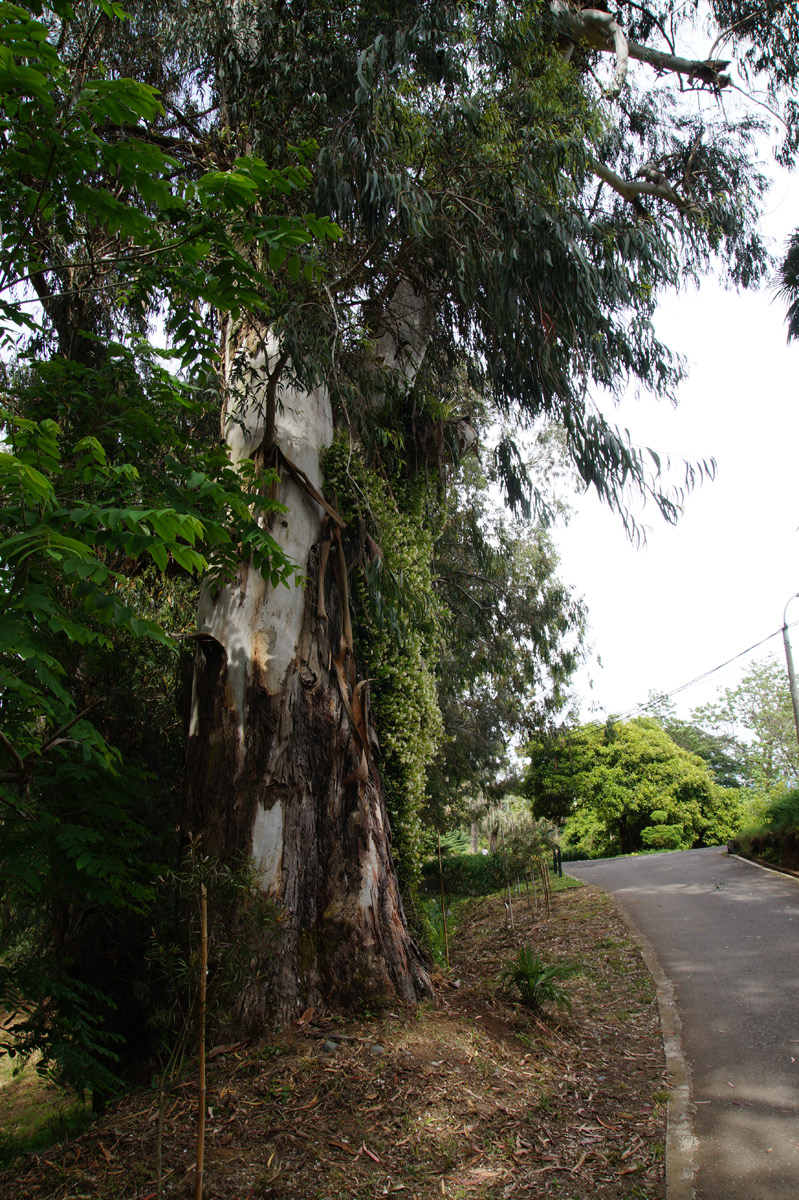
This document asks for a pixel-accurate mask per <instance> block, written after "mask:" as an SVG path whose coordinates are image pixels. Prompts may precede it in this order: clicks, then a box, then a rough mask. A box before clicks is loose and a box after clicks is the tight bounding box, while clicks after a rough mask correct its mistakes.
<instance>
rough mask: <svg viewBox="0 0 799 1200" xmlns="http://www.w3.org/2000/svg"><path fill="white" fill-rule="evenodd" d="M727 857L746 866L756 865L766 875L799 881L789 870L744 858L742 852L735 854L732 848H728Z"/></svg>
mask: <svg viewBox="0 0 799 1200" xmlns="http://www.w3.org/2000/svg"><path fill="white" fill-rule="evenodd" d="M727 857H728V858H737V859H738V862H742V863H746V865H747V866H748V867H757V869H758V871H765V872H766V874H768V875H777V876H779V878H780V879H792V880H793V881H794V883H799V879H797V878H796V876H795V875H792V874H791V872H790V871H778V870H777V869H776V868H775V867H767V866H766V864H765V863H761V862H755V860H754V859H753V858H744V856H743V855H742V854H736V853H735V851H734V850H728V851H727Z"/></svg>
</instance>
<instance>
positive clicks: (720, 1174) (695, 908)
mask: <svg viewBox="0 0 799 1200" xmlns="http://www.w3.org/2000/svg"><path fill="white" fill-rule="evenodd" d="M566 870H567V871H568V873H569V874H571V875H575V876H576V877H577V878H579V879H584V880H586V882H588V883H592V884H596V885H597V886H598V887H601V888H604V889H605V891H607V892H610V893H611V894H612V895H613V896H614V897H616V899H617V900H618V901H620V903H621V904H622V906H623V907H624V908H625V909H626V910H627V913H628V914H629V916H630V917H631V918H632V920H633V922H634V923H635V925H636V926H637V927H638V928H639V929H640V930H641V932H642V933H643V934H644V935H645V937H646V938H648V940H649V941H650V943H651V944H652V946H653V948H654V951H655V954H656V955H657V958H658V959H659V961H660V964H661V967H662V968H663V970H664V971H665V973H666V975H667V976H668V978H669V979H670V980H671V981H672V983H673V985H674V994H675V999H676V1003H677V1008H678V1012H679V1016H680V1019H681V1021H682V1043H683V1051H684V1054H685V1057H686V1059H687V1062H688V1066H689V1069H690V1071H691V1074H692V1077H693V1084H692V1101H693V1126H694V1134H695V1136H696V1139H697V1144H696V1153H695V1167H696V1174H695V1188H696V1196H697V1198H698V1200H794V1198H796V1197H799V954H798V953H797V937H799V883H797V882H795V881H794V880H793V879H790V878H787V877H783V876H781V875H777V874H775V873H772V872H767V871H763V870H760V869H759V868H757V867H755V866H753V865H751V864H749V863H744V862H742V861H741V860H740V859H737V858H733V857H730V856H728V855H727V853H726V852H725V851H722V850H720V849H718V848H712V849H706V850H686V851H682V852H678V853H672V854H655V855H644V856H642V857H640V858H619V859H600V860H597V861H594V862H580V863H568V864H567V866H566Z"/></svg>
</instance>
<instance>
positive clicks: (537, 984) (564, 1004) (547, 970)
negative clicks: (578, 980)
mask: <svg viewBox="0 0 799 1200" xmlns="http://www.w3.org/2000/svg"><path fill="white" fill-rule="evenodd" d="M579 972H580V966H579V964H578V963H568V962H565V963H546V962H544V960H543V959H542V958H541V955H540V954H538V953H537V952H536V951H535V950H531V949H529V948H528V947H526V946H525V947H524V949H522V950H520V951H519V953H518V954H517V956H516V958H515V959H511V961H510V962H509V963H508V964H507V966H506V967H505V969H504V970H503V971H502V973H501V975H500V977H499V978H500V983H501V985H502V986H503V987H505V988H508V989H510V988H515V989H516V990H517V991H518V993H519V998H520V1000H521V1002H522V1004H524V1005H525V1006H526V1007H527V1008H530V1009H532V1011H533V1012H540V1011H541V1009H542V1008H543V1007H544V1005H546V1004H553V1005H554V1006H555V1007H556V1008H565V1009H566V1010H567V1011H568V1012H569V1013H571V1011H572V1001H571V996H570V995H569V993H568V991H567V990H566V988H565V987H564V986H563V982H562V981H563V980H564V979H570V978H571V977H572V976H573V975H577V974H579Z"/></svg>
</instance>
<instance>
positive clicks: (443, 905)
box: [438, 833, 449, 966]
mask: <svg viewBox="0 0 799 1200" xmlns="http://www.w3.org/2000/svg"><path fill="white" fill-rule="evenodd" d="M438 877H439V879H440V880H441V920H442V921H443V923H444V954H445V955H446V959H447V966H449V935H448V933H447V902H446V899H445V896H444V868H443V867H442V866H441V834H440V833H439V835H438Z"/></svg>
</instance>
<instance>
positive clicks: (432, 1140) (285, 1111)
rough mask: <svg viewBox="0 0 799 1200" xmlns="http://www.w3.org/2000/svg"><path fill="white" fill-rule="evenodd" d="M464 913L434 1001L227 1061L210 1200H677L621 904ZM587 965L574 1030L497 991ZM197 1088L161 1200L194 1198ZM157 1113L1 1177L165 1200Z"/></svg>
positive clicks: (215, 1105)
mask: <svg viewBox="0 0 799 1200" xmlns="http://www.w3.org/2000/svg"><path fill="white" fill-rule="evenodd" d="M514 915H515V930H511V929H509V928H508V927H507V918H506V911H505V907H504V905H503V901H502V898H501V897H489V898H487V899H482V900H471V901H465V902H462V904H461V905H460V906H459V908H458V919H457V930H456V933H455V936H454V939H453V942H454V944H453V945H452V947H451V960H452V963H451V969H450V970H449V971H448V972H447V973H442V974H440V975H439V976H438V977H437V980H436V982H437V990H438V995H437V1000H436V1002H435V1004H428V1005H423V1006H421V1007H420V1008H419V1009H418V1010H416V1011H415V1012H413V1013H406V1012H404V1011H400V1010H397V1011H395V1012H384V1013H382V1014H380V1015H379V1016H369V1015H364V1016H362V1017H361V1018H359V1019H357V1020H342V1019H338V1018H334V1017H332V1016H329V1015H325V1014H320V1013H315V1012H309V1013H307V1014H305V1015H304V1018H303V1020H302V1021H300V1022H298V1023H297V1024H295V1025H294V1026H292V1027H291V1028H290V1029H287V1030H285V1031H283V1032H282V1033H280V1034H277V1035H274V1036H273V1037H272V1038H271V1039H270V1040H268V1041H264V1042H261V1043H258V1044H254V1045H251V1046H235V1047H228V1048H224V1047H223V1048H215V1049H214V1050H212V1051H211V1055H210V1062H209V1078H208V1094H207V1105H208V1110H207V1111H208V1128H207V1133H206V1164H205V1175H204V1196H206V1197H208V1200H213V1198H218V1200H260V1198H263V1200H328V1198H330V1200H339V1198H340V1197H348V1198H349V1197H352V1198H362V1200H372V1198H375V1197H384V1196H397V1197H400V1198H404V1197H407V1200H432V1198H433V1197H441V1196H448V1197H450V1198H452V1200H457V1198H459V1200H467V1198H474V1200H500V1198H502V1200H504V1198H505V1197H514V1196H518V1197H525V1198H529V1197H532V1196H535V1197H536V1198H539V1197H559V1198H561V1200H588V1198H589V1197H590V1198H591V1200H612V1198H617V1197H630V1198H632V1197H647V1198H652V1200H663V1198H664V1197H665V1172H664V1162H663V1147H664V1145H665V1113H666V1100H667V1092H666V1089H665V1084H664V1060H663V1050H662V1045H661V1041H660V1031H659V1025H658V1017H657V1005H656V1000H655V989H654V985H653V983H652V980H651V977H650V976H649V973H648V972H647V970H646V968H645V966H644V964H643V962H642V961H641V958H640V955H639V953H638V950H637V949H636V947H635V946H634V945H633V943H632V941H631V939H630V936H629V933H628V931H627V929H626V927H625V925H624V924H623V922H622V921H621V919H620V918H619V917H618V915H617V913H616V911H615V909H614V907H613V905H612V902H611V901H609V899H608V898H607V897H606V896H605V895H604V894H603V893H600V892H598V891H595V890H594V889H592V888H591V887H584V888H579V889H574V890H570V891H565V892H561V893H559V894H557V895H556V896H555V897H554V910H553V914H552V916H550V917H547V918H540V919H538V920H536V919H535V915H534V914H533V913H531V912H530V911H529V910H528V909H527V908H526V907H521V906H518V907H516V908H515V910H514ZM525 944H527V945H530V944H532V945H533V947H534V948H535V949H536V950H538V951H539V952H540V953H541V955H542V956H543V957H544V958H545V959H546V960H548V961H562V960H564V959H568V960H571V961H578V962H580V963H581V964H582V965H583V967H584V971H583V973H582V974H581V975H579V976H577V977H575V978H574V979H572V980H570V981H569V982H568V984H567V986H568V989H569V991H570V994H571V996H572V999H573V1002H574V1012H573V1015H572V1016H568V1015H565V1014H560V1015H557V1016H556V1015H554V1014H551V1013H548V1014H546V1015H545V1016H544V1017H543V1018H538V1017H536V1016H534V1015H533V1014H532V1013H530V1012H529V1011H528V1010H526V1009H524V1008H522V1007H521V1006H520V1005H519V1004H517V1003H514V1001H513V999H512V997H510V996H509V995H507V994H505V993H502V992H501V991H500V990H499V988H498V984H497V976H498V974H499V972H500V970H501V969H502V967H503V966H504V965H505V963H506V962H507V960H508V959H509V958H511V957H512V956H513V955H514V954H515V953H516V952H517V951H518V949H519V948H520V946H522V945H525ZM195 1107H196V1081H195V1080H194V1079H193V1078H192V1077H191V1076H190V1075H187V1076H186V1077H184V1078H183V1079H182V1080H181V1081H180V1082H179V1083H178V1084H177V1085H176V1086H173V1088H172V1089H171V1091H170V1093H169V1095H168V1096H167V1098H166V1101H165V1104H164V1109H163V1130H162V1195H163V1196H164V1197H165V1198H167V1197H169V1198H171V1197H190V1196H193V1195H194V1170H193V1163H194V1155H195V1139H196V1133H195ZM157 1129H158V1101H157V1096H156V1095H155V1094H154V1093H153V1092H142V1091H140V1092H136V1093H133V1094H131V1095H129V1096H127V1097H126V1098H125V1099H124V1101H123V1102H122V1103H120V1104H119V1105H117V1106H116V1107H115V1108H114V1110H113V1111H112V1112H110V1113H108V1114H106V1115H105V1116H104V1117H103V1118H102V1119H101V1120H99V1121H97V1122H96V1123H95V1124H93V1125H92V1126H91V1128H90V1129H88V1130H87V1131H86V1132H85V1133H83V1134H82V1135H81V1136H80V1137H78V1138H77V1139H75V1140H73V1141H71V1142H68V1143H65V1144H61V1145H59V1146H55V1147H51V1148H50V1149H49V1150H48V1151H47V1152H46V1153H42V1154H38V1155H29V1156H26V1157H25V1158H22V1159H19V1160H17V1162H16V1163H15V1164H14V1165H13V1167H12V1168H11V1169H9V1170H6V1171H5V1172H3V1173H2V1174H0V1196H2V1197H9V1198H10V1197H13V1198H14V1200H81V1198H83V1197H87V1198H88V1197H91V1198H92V1200H111V1198H121V1197H125V1200H156V1195H157V1184H156V1160H157V1159H156V1156H157Z"/></svg>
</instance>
